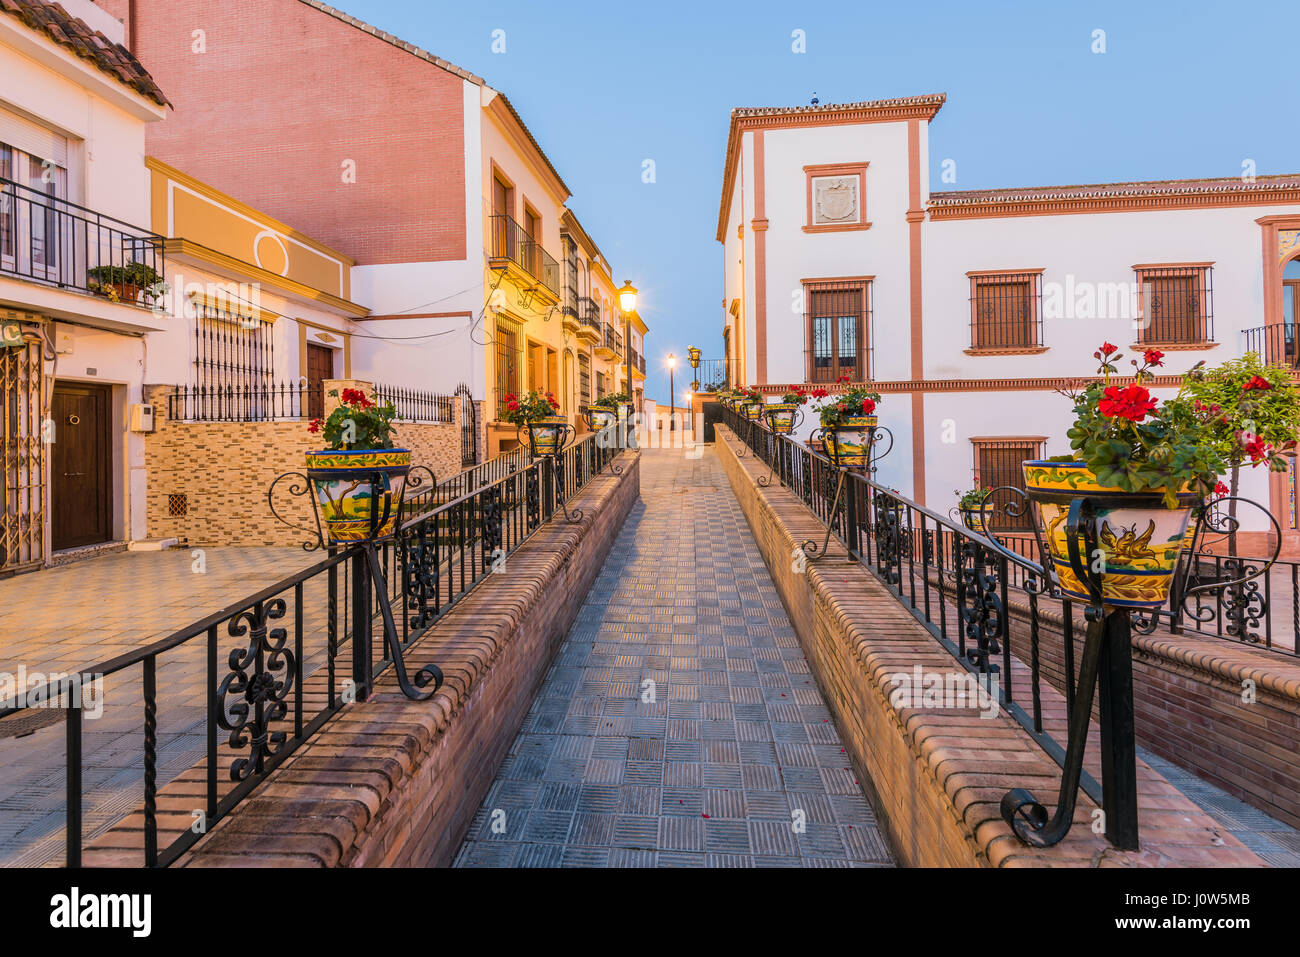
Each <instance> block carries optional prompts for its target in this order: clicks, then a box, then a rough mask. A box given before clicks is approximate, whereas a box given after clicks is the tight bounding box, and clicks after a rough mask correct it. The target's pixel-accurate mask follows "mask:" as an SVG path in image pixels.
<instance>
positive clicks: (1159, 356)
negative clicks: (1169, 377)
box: [1142, 349, 1165, 366]
mask: <svg viewBox="0 0 1300 957" xmlns="http://www.w3.org/2000/svg"><path fill="white" fill-rule="evenodd" d="M1164 357H1165V354H1164V353H1163V352H1161V351H1160V350H1159V349H1148V350H1147V351H1146V352H1144V353H1143V354H1142V358H1143V359H1144V360H1145V361H1146V364H1147V365H1149V366H1162V365H1164V362H1163V361H1162V360H1163V359H1164Z"/></svg>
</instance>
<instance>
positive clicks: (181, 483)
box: [145, 383, 461, 545]
mask: <svg viewBox="0 0 1300 957" xmlns="http://www.w3.org/2000/svg"><path fill="white" fill-rule="evenodd" d="M353 385H362V386H368V383H353ZM333 387H334V386H333V384H327V386H326V391H327V392H328V391H329V389H331V388H333ZM171 390H172V386H166V385H149V386H146V387H145V401H146V402H152V403H153V406H154V410H155V420H154V421H155V427H156V430H155V431H154V432H153V433H152V434H150V435H148V436H146V438H145V474H146V491H145V508H146V527H147V534H148V536H149V537H150V538H180V539H182V540H184V541H185V542H187V543H188V544H191V545H298V544H300V543H302V542H303V541H305V540H306V539H307V538H309V537H311V536H313V535H314V531H313V532H312V533H311V535H308V534H307V533H304V532H299V531H295V530H294V529H291V528H288V527H286V526H285V525H283V524H281V523H280V522H279V521H277V520H276V518H275V516H274V515H272V514H271V510H270V507H269V506H268V505H267V500H266V493H267V489H268V488H269V487H270V485H271V482H272V481H274V480H275V478H276V476H278V475H280V474H282V473H284V472H301V471H302V470H303V468H304V466H305V455H306V453H307V452H308V451H310V450H312V449H318V448H321V446H322V444H323V443H322V442H321V440H320V437H319V436H318V435H313V434H311V433H310V432H308V431H307V423H306V421H305V420H303V421H290V422H178V421H172V420H170V419H169V418H168V417H167V413H168V408H167V395H168V394H169V393H170V392H171ZM453 405H454V407H455V417H456V421H455V423H454V424H451V425H435V424H429V423H407V422H399V423H398V424H397V427H396V440H397V442H398V443H399V444H400V445H403V446H405V447H406V448H409V449H410V450H411V462H412V464H413V465H427V466H428V467H429V468H431V469H433V472H434V475H436V476H437V478H438V480H439V481H442V480H443V479H446V478H449V477H451V476H452V475H455V474H456V473H457V472H459V471H460V461H461V440H460V403H459V402H455V403H453ZM291 484H292V483H291V482H290V481H288V480H286V481H285V482H282V483H280V487H279V488H278V489H277V493H276V497H275V502H276V508H277V509H278V510H279V511H280V514H281V515H283V516H284V517H285V518H286V519H287V520H289V521H292V522H294V523H296V524H298V525H302V526H305V527H307V528H310V529H315V520H314V519H313V517H312V514H311V506H310V503H309V500H308V498H307V497H306V496H293V495H290V494H289V493H288V487H289V486H290V485H291ZM175 496H183V498H184V503H183V504H184V509H183V513H182V514H176V512H177V511H178V509H177V508H176V506H178V505H180V504H181V503H180V502H178V501H176V499H175Z"/></svg>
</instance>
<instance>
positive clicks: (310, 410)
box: [307, 342, 334, 419]
mask: <svg viewBox="0 0 1300 957" xmlns="http://www.w3.org/2000/svg"><path fill="white" fill-rule="evenodd" d="M333 378H334V350H333V349H328V348H326V347H325V346H318V345H316V344H315V343H314V342H309V343H307V417H308V418H309V419H319V418H322V417H324V415H325V389H324V382H325V380H326V379H333Z"/></svg>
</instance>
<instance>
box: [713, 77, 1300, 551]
mask: <svg viewBox="0 0 1300 957" xmlns="http://www.w3.org/2000/svg"><path fill="white" fill-rule="evenodd" d="M943 103H944V97H943V96H942V95H932V96H921V97H910V98H903V99H895V100H882V101H874V102H868V103H853V104H845V105H826V106H812V107H800V108H793V109H785V108H777V109H744V110H735V111H733V113H732V118H731V127H730V137H729V141H728V148H727V160H726V167H725V175H724V183H723V194H722V202H721V206H720V210H719V217H718V233H717V238H718V240H719V242H720V243H721V244H722V246H723V260H724V267H723V277H724V291H725V298H724V309H725V320H724V350H725V353H726V355H725V358H726V361H727V367H728V372H729V375H730V379H731V381H733V382H739V383H743V384H748V385H756V386H758V387H760V388H765V389H766V391H768V392H770V393H774V392H777V391H780V388H781V387H782V386H784V385H786V384H791V383H803V384H807V385H808V386H809V387H817V386H822V387H826V388H829V389H831V390H832V391H834V389H835V388H836V382H837V380H838V379H839V378H840V377H841V376H848V377H849V379H850V380H851V381H852V382H855V383H858V382H864V381H865V382H871V383H872V384H873V387H874V388H875V389H876V390H877V391H879V392H880V393H881V394H882V396H883V399H882V402H881V406H880V415H881V422H882V424H883V425H886V426H887V427H888V428H889V429H890V430H891V431H892V432H893V434H894V438H895V443H896V444H895V448H894V450H893V452H892V453H891V454H890V455H889V456H887V457H886V458H885V459H884V460H882V462H881V463H880V471H879V473H878V479H879V481H881V482H882V483H883V484H885V485H887V486H891V487H895V488H898V489H899V490H901V491H902V492H903V493H904V494H907V495H909V496H911V497H913V498H915V499H916V500H917V501H918V502H920V503H923V504H926V505H929V506H930V507H932V508H937V509H939V510H940V511H946V510H947V508H948V507H949V506H950V505H952V504H953V498H954V496H953V490H954V489H959V488H960V489H964V488H968V487H970V486H972V485H973V484H974V483H975V482H977V481H979V482H982V483H983V484H984V485H986V486H997V485H1005V484H1019V481H1020V478H1019V463H1020V461H1021V460H1022V459H1024V458H1030V457H1037V456H1040V455H1043V454H1047V455H1055V454H1061V453H1065V452H1068V451H1069V445H1068V440H1067V439H1066V430H1067V429H1068V427H1069V425H1070V423H1071V421H1072V417H1071V407H1070V402H1069V400H1068V399H1067V398H1065V397H1064V396H1061V395H1058V394H1056V393H1055V390H1057V389H1061V388H1065V387H1067V386H1068V385H1069V384H1070V382H1071V381H1072V380H1076V379H1079V378H1086V377H1090V376H1092V375H1094V374H1095V372H1096V366H1097V363H1096V360H1095V359H1093V358H1092V354H1093V352H1094V351H1095V350H1096V349H1097V347H1098V346H1099V345H1100V344H1101V343H1102V342H1103V341H1109V342H1111V343H1113V344H1115V345H1117V346H1119V347H1120V348H1121V349H1122V350H1123V352H1124V353H1125V356H1126V359H1125V360H1124V363H1123V365H1124V367H1125V368H1127V357H1128V356H1134V355H1137V354H1139V353H1140V352H1141V351H1142V350H1143V349H1146V348H1155V349H1159V350H1161V351H1163V352H1164V353H1165V354H1166V355H1165V360H1164V363H1165V365H1164V368H1165V370H1167V371H1168V372H1169V373H1171V374H1178V373H1181V372H1183V371H1184V370H1185V369H1187V368H1190V367H1191V366H1192V365H1194V364H1195V363H1196V362H1198V361H1201V360H1204V361H1205V362H1206V363H1207V364H1209V365H1214V364H1217V363H1218V362H1221V361H1223V360H1224V359H1227V358H1232V357H1236V356H1240V355H1241V354H1243V353H1244V352H1245V351H1249V350H1254V351H1257V352H1260V353H1261V354H1262V355H1264V356H1265V358H1267V359H1269V360H1270V361H1278V362H1285V363H1287V364H1289V365H1292V366H1294V365H1295V356H1296V353H1295V346H1294V342H1295V339H1294V333H1293V330H1294V317H1295V306H1296V298H1295V297H1296V296H1297V295H1300V260H1298V258H1297V257H1300V176H1275V177H1259V178H1257V179H1255V180H1252V181H1242V180H1240V179H1215V180H1184V181H1165V182H1142V183H1120V184H1107V185H1096V186H1066V187H1034V188H1027V189H1020V190H982V191H969V192H956V191H945V192H939V191H934V192H932V191H931V188H930V186H931V184H930V181H929V169H930V161H929V143H930V134H931V130H930V126H931V122H932V121H933V120H934V118H935V115H936V114H937V113H938V111H939V109H940V108H941V107H942V105H943ZM1143 290H1145V292H1143ZM1144 300H1145V302H1144ZM1173 381H1174V380H1173V379H1158V380H1157V385H1163V386H1164V388H1156V389H1154V393H1155V394H1156V395H1157V396H1163V395H1168V394H1170V388H1169V386H1170V385H1171V384H1172V383H1173ZM815 425H816V422H815V421H814V417H813V416H809V417H808V421H806V422H805V423H804V425H803V427H802V429H801V433H802V434H804V435H807V434H808V433H810V432H811V430H812V429H813V428H814V427H815ZM1242 494H1244V495H1246V496H1249V497H1251V498H1254V499H1256V500H1257V501H1259V502H1261V503H1265V504H1267V505H1268V506H1269V508H1270V510H1271V511H1272V513H1273V515H1274V516H1275V517H1276V518H1277V519H1278V522H1279V524H1280V525H1281V527H1282V528H1283V529H1284V537H1285V538H1286V539H1288V544H1289V545H1290V546H1292V547H1294V546H1295V545H1296V543H1297V538H1298V537H1300V533H1297V519H1296V506H1295V499H1296V496H1295V476H1294V472H1293V473H1292V474H1291V475H1275V476H1269V475H1268V474H1267V473H1265V472H1263V471H1258V472H1255V471H1250V470H1246V472H1245V473H1243V481H1242ZM1247 522H1248V523H1249V524H1248V525H1247V527H1248V528H1251V527H1253V528H1255V529H1256V530H1263V529H1265V528H1267V525H1268V523H1267V519H1266V517H1263V516H1259V517H1258V519H1257V520H1256V519H1252V518H1248V519H1247Z"/></svg>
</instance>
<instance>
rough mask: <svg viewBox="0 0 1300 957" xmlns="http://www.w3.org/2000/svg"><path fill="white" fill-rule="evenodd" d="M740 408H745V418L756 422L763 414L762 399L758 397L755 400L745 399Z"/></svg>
mask: <svg viewBox="0 0 1300 957" xmlns="http://www.w3.org/2000/svg"><path fill="white" fill-rule="evenodd" d="M741 408H743V409H744V410H745V418H747V419H750V420H752V421H754V422H757V421H758V420H759V417H760V416H762V414H763V400H762V399H759V400H758V401H757V402H749V401H746V402H745V404H744V405H743V406H742V407H741Z"/></svg>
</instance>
